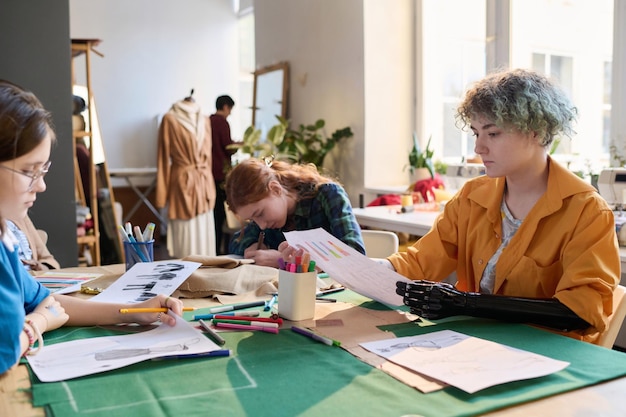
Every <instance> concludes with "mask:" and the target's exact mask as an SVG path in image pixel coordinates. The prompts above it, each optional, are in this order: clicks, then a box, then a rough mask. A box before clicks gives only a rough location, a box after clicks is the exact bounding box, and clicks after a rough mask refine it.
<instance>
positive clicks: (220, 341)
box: [199, 320, 226, 345]
mask: <svg viewBox="0 0 626 417" xmlns="http://www.w3.org/2000/svg"><path fill="white" fill-rule="evenodd" d="M199 323H200V326H202V328H203V329H204V330H206V332H207V334H208V335H209V336H210V337H211V339H213V341H214V342H215V343H217V344H218V345H224V344H226V340H224V339H223V338H222V336H220V335H219V334H217V333H216V332H214V331H213V329H211V326H209V325H208V324H206V323H205V322H204V321H202V320H200V321H199Z"/></svg>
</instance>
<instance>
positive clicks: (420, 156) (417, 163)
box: [408, 132, 435, 178]
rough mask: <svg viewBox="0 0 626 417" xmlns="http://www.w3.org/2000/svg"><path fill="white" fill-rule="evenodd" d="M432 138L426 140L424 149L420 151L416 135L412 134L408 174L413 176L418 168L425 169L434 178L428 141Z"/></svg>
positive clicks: (431, 153) (431, 152)
mask: <svg viewBox="0 0 626 417" xmlns="http://www.w3.org/2000/svg"><path fill="white" fill-rule="evenodd" d="M431 139H432V136H431V137H429V138H428V143H427V144H426V148H425V149H424V150H423V151H422V149H421V147H420V145H419V141H418V140H417V134H416V133H415V132H413V148H412V149H411V152H409V165H408V166H409V172H411V174H413V172H415V170H416V169H418V168H426V169H428V172H429V173H430V176H431V178H434V177H435V168H434V165H433V153H434V151H433V150H432V149H430V141H431Z"/></svg>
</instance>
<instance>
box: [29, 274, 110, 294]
mask: <svg viewBox="0 0 626 417" xmlns="http://www.w3.org/2000/svg"><path fill="white" fill-rule="evenodd" d="M100 276H102V274H88V273H82V272H61V271H46V272H43V273H38V274H37V275H35V279H36V280H37V281H39V282H40V283H41V284H42V285H43V286H44V287H46V288H48V289H49V290H50V291H51V292H53V293H56V294H69V293H73V292H76V291H80V287H81V285H83V284H86V283H87V282H89V281H91V280H93V279H96V278H98V277H100Z"/></svg>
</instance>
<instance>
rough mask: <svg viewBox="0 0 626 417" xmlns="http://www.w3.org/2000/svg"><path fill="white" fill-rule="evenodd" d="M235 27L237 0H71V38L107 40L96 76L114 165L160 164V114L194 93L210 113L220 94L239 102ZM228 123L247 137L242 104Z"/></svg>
mask: <svg viewBox="0 0 626 417" xmlns="http://www.w3.org/2000/svg"><path fill="white" fill-rule="evenodd" d="M236 23H237V17H236V14H235V12H234V11H233V6H232V0H212V1H205V0H179V1H169V0H133V1H125V0H89V1H85V0H70V35H71V37H72V38H97V39H102V43H101V44H100V45H99V46H98V48H97V50H98V51H100V52H101V53H103V54H104V57H103V58H100V57H98V56H94V57H93V59H92V71H91V72H92V74H91V79H92V85H93V91H94V96H95V99H96V104H97V109H98V118H99V121H100V127H101V132H102V140H103V145H104V151H105V154H106V158H107V164H108V167H109V168H123V167H131V168H134V167H150V166H155V164H156V155H157V134H158V131H157V129H158V117H159V116H160V115H162V114H163V113H165V112H167V111H168V110H169V108H170V107H171V105H172V103H174V102H175V101H178V100H180V99H183V98H184V97H185V96H187V95H188V94H189V92H190V90H191V89H192V88H193V89H195V93H194V97H195V99H196V101H197V102H198V103H199V104H200V105H201V106H202V108H203V110H204V113H206V114H207V115H208V114H212V113H213V112H214V111H215V99H216V97H217V96H219V95H221V94H229V95H231V96H232V97H233V98H234V100H235V102H238V97H239V92H238V75H239V74H238V72H237V71H238V70H237V68H238V54H237V48H238V44H237V25H236ZM76 64H77V68H78V62H77V63H76ZM77 81H79V82H80V81H81V75H80V74H78V71H77ZM229 121H230V123H231V126H232V129H233V135H235V134H236V132H239V131H241V132H243V129H242V128H241V127H240V126H241V124H242V123H241V121H240V120H239V116H238V112H237V106H235V109H234V112H233V114H232V115H231V117H230V118H229ZM245 123H247V124H246V126H247V125H249V121H246V122H245ZM121 184H123V183H122V182H114V185H121Z"/></svg>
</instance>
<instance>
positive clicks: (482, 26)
mask: <svg viewBox="0 0 626 417" xmlns="http://www.w3.org/2000/svg"><path fill="white" fill-rule="evenodd" d="M421 4H422V6H421V10H420V8H419V7H418V10H417V11H416V12H417V13H418V14H419V13H421V14H422V17H421V21H422V22H423V25H422V26H423V27H422V30H421V32H420V31H418V35H417V48H416V51H417V54H418V56H420V55H421V62H422V68H421V77H422V81H421V85H422V86H423V87H422V88H421V91H419V90H418V91H417V94H418V95H421V101H420V100H419V99H418V103H419V102H421V103H423V104H422V110H419V109H418V117H417V126H416V130H417V131H418V132H421V133H420V134H421V138H422V141H423V142H424V143H425V141H426V140H427V138H428V137H429V136H430V135H432V143H433V145H434V148H435V159H442V160H444V161H446V162H460V161H461V160H462V158H464V157H467V156H472V155H473V153H474V152H473V141H472V140H471V138H468V135H467V133H465V132H461V131H460V130H459V129H458V128H457V127H456V126H455V120H454V113H455V110H456V104H457V103H458V100H459V99H460V97H461V96H462V94H463V92H464V91H465V89H466V88H467V87H468V85H469V84H470V83H471V82H472V81H475V80H477V79H479V78H482V77H483V76H484V75H485V73H486V72H488V71H490V70H491V68H488V67H487V64H486V63H487V62H488V60H489V59H488V58H489V57H487V53H486V50H487V46H488V45H489V43H490V42H504V43H505V45H506V46H505V47H504V48H501V50H500V52H496V54H497V53H500V55H504V56H499V57H496V58H497V59H495V60H494V62H500V63H508V66H509V67H511V68H532V69H535V70H537V71H540V72H543V73H545V74H549V75H550V76H552V77H553V78H555V79H556V80H558V82H559V84H560V86H561V87H562V88H563V89H564V90H565V91H566V92H567V93H568V94H570V96H571V98H572V101H573V102H574V105H576V107H577V108H578V111H579V120H578V123H577V125H576V132H577V134H576V135H575V137H574V138H572V139H571V140H569V139H565V140H562V141H561V144H560V145H559V148H558V151H557V152H558V153H559V154H568V155H569V156H568V158H570V160H572V159H579V160H581V161H580V162H581V163H585V161H586V163H589V161H588V160H589V159H593V160H594V161H601V162H597V163H598V164H601V165H603V166H606V165H608V157H609V155H608V153H609V148H610V125H611V104H610V103H611V101H610V97H611V60H612V48H613V45H612V42H613V40H612V39H613V38H612V36H613V0H599V1H597V2H596V1H594V2H589V1H586V0H508V1H502V2H500V0H496V1H489V2H488V1H486V0H469V1H467V0H423V1H422V3H421ZM490 7H491V8H494V9H495V8H496V7H497V8H500V9H498V10H497V12H494V10H490V9H489V8H490ZM503 7H504V9H503ZM507 7H508V8H507ZM452 10H453V11H454V13H451V12H450V11H452ZM502 10H505V12H503V13H505V18H504V19H503V18H502V14H500V15H499V14H498V12H502ZM488 19H491V20H489V21H488ZM507 19H508V21H506V22H503V20H507ZM488 25H491V26H492V27H493V26H496V27H497V28H498V30H497V31H496V32H495V33H496V36H494V37H493V38H491V37H490V38H489V39H487V38H486V33H487V30H486V28H487V26H488ZM589 28H593V30H590V29H589ZM418 60H419V59H418ZM418 75H420V74H418ZM583 159H584V160H585V161H583Z"/></svg>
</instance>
